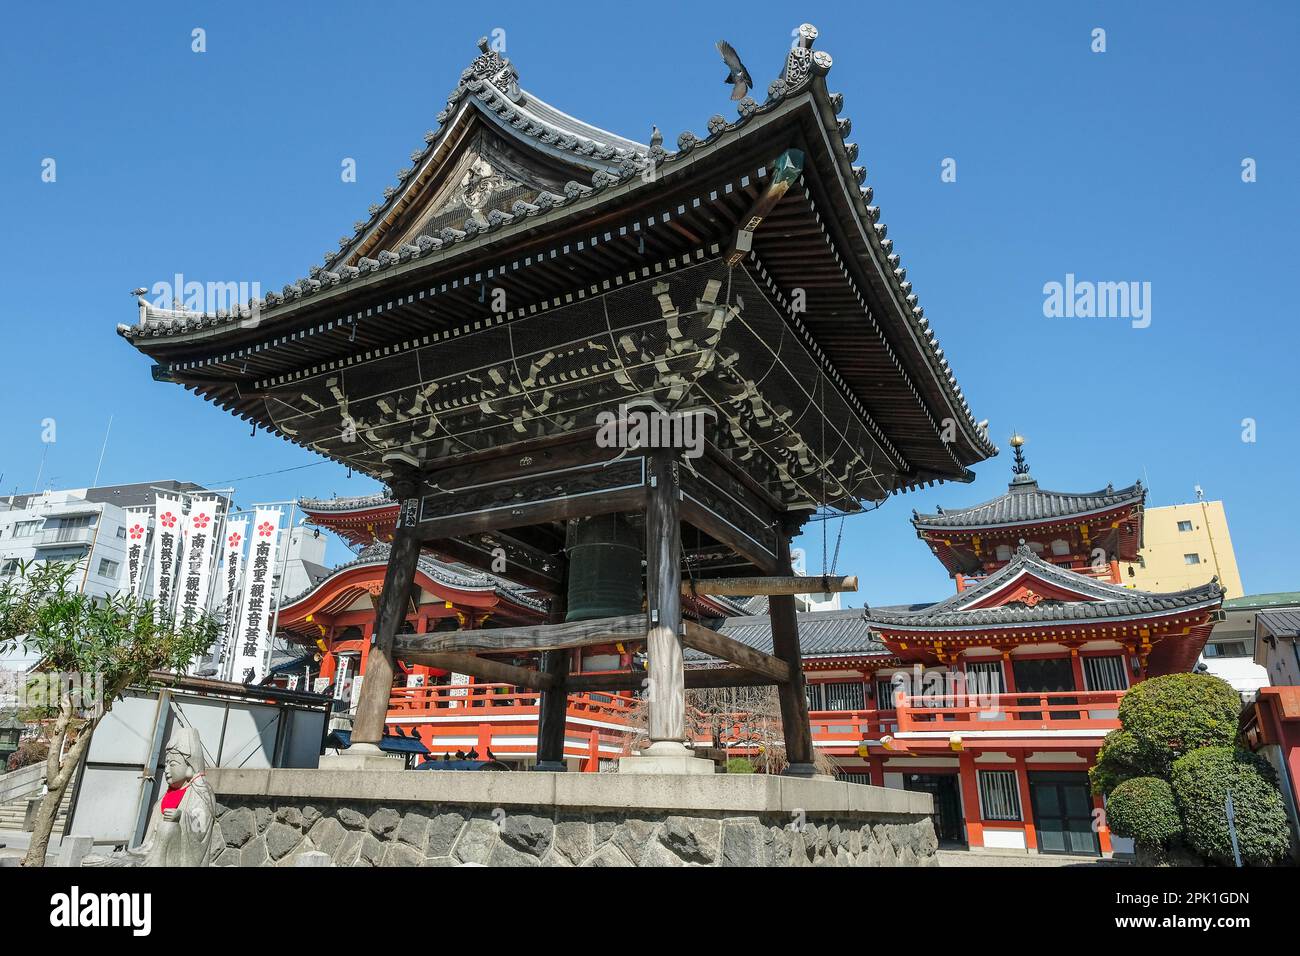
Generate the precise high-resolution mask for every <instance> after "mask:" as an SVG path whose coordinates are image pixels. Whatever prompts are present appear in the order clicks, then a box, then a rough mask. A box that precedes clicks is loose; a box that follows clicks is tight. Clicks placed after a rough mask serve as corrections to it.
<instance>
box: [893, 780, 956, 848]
mask: <svg viewBox="0 0 1300 956" xmlns="http://www.w3.org/2000/svg"><path fill="white" fill-rule="evenodd" d="M957 784H958V777H957V774H955V773H905V774H903V789H904V790H915V791H919V792H921V793H929V794H933V795H934V832H935V835H936V836H937V837H938V838H939V844H940V846H942V845H943V844H945V843H946V844H949V845H951V844H960V845H962V846H965V845H966V832H965V830H964V829H963V827H962V817H961V797H960V796H959V795H958V790H957Z"/></svg>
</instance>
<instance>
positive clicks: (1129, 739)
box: [1088, 730, 1145, 797]
mask: <svg viewBox="0 0 1300 956" xmlns="http://www.w3.org/2000/svg"><path fill="white" fill-rule="evenodd" d="M1144 769H1145V768H1143V767H1142V766H1141V764H1140V761H1139V757H1138V749H1137V739H1136V738H1135V737H1134V736H1133V735H1132V734H1131V733H1129V732H1128V731H1127V730H1112V731H1111V732H1110V733H1108V734H1107V735H1106V739H1105V740H1103V741H1102V744H1101V750H1099V751H1098V752H1097V763H1096V764H1095V765H1094V766H1093V768H1092V769H1091V770H1089V771H1088V780H1089V781H1090V782H1091V784H1092V792H1093V793H1095V794H1097V795H1098V796H1101V797H1108V796H1110V794H1111V791H1112V790H1114V789H1115V788H1116V787H1117V786H1119V785H1120V784H1121V783H1123V782H1124V781H1125V780H1128V779H1129V778H1130V777H1141V776H1143V771H1144Z"/></svg>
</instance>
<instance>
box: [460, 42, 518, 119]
mask: <svg viewBox="0 0 1300 956" xmlns="http://www.w3.org/2000/svg"><path fill="white" fill-rule="evenodd" d="M478 48H479V50H480V53H479V55H478V56H477V57H475V58H474V62H473V63H471V64H470V65H469V66H468V67H466V68H465V71H464V72H463V73H461V75H460V82H461V85H462V86H469V85H470V82H471V81H473V80H479V81H487V82H488V83H491V84H492V85H493V86H495V87H496V88H497V89H498V90H500V91H501V92H502V93H504V94H505V95H506V98H507V99H508V100H510V102H512V103H518V102H519V101H520V99H521V98H522V94H521V93H520V92H519V73H518V71H516V70H515V67H514V64H512V63H511V62H510V60H509V59H508V58H507V57H504V56H502V55H501V54H500V53H499V52H497V51H496V50H494V49H492V45H491V44H490V43H489V42H488V38H487V37H479V38H478Z"/></svg>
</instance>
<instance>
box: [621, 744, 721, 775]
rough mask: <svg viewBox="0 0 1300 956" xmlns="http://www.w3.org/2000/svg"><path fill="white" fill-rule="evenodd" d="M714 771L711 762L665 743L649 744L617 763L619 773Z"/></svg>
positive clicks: (681, 747)
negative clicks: (637, 752)
mask: <svg viewBox="0 0 1300 956" xmlns="http://www.w3.org/2000/svg"><path fill="white" fill-rule="evenodd" d="M716 770H717V766H716V765H715V764H714V762H713V761H712V760H705V759H704V758H703V757H697V756H695V754H694V752H693V751H691V750H688V749H687V748H686V747H684V746H682V745H681V744H675V743H671V742H667V741H661V742H659V743H655V744H651V745H650V746H649V747H647V748H646V749H645V750H643V751H641V753H639V754H636V755H635V756H631V757H623V758H621V759H620V760H619V762H618V772H619V773H652V774H711V773H714V772H715V771H716Z"/></svg>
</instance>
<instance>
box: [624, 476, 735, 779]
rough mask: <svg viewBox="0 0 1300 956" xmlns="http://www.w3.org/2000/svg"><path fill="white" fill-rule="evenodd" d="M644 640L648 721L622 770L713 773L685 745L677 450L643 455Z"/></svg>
mask: <svg viewBox="0 0 1300 956" xmlns="http://www.w3.org/2000/svg"><path fill="white" fill-rule="evenodd" d="M646 464H647V466H648V475H647V481H648V483H649V488H647V490H646V512H645V541H646V548H645V555H646V612H647V615H648V617H649V635H648V637H647V640H646V656H647V658H648V662H647V665H648V670H649V681H648V683H647V685H646V693H647V694H648V696H649V701H648V703H649V712H650V721H649V723H650V726H649V737H650V746H648V747H647V748H646V749H645V750H644V751H642V753H641V754H640V756H636V757H625V758H624V759H623V760H622V761H621V762H620V763H619V772H620V773H713V769H714V768H713V761H711V760H704V759H701V758H699V757H696V756H695V755H694V753H693V752H692V751H691V749H690V748H689V747H687V746H686V675H685V667H684V663H685V662H684V659H683V656H682V642H681V637H680V633H681V628H682V528H681V516H680V511H681V487H680V476H679V474H678V466H677V459H676V455H675V454H674V453H673V452H671V451H668V450H661V451H657V452H655V453H653V454H651V455H647V456H646Z"/></svg>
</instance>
